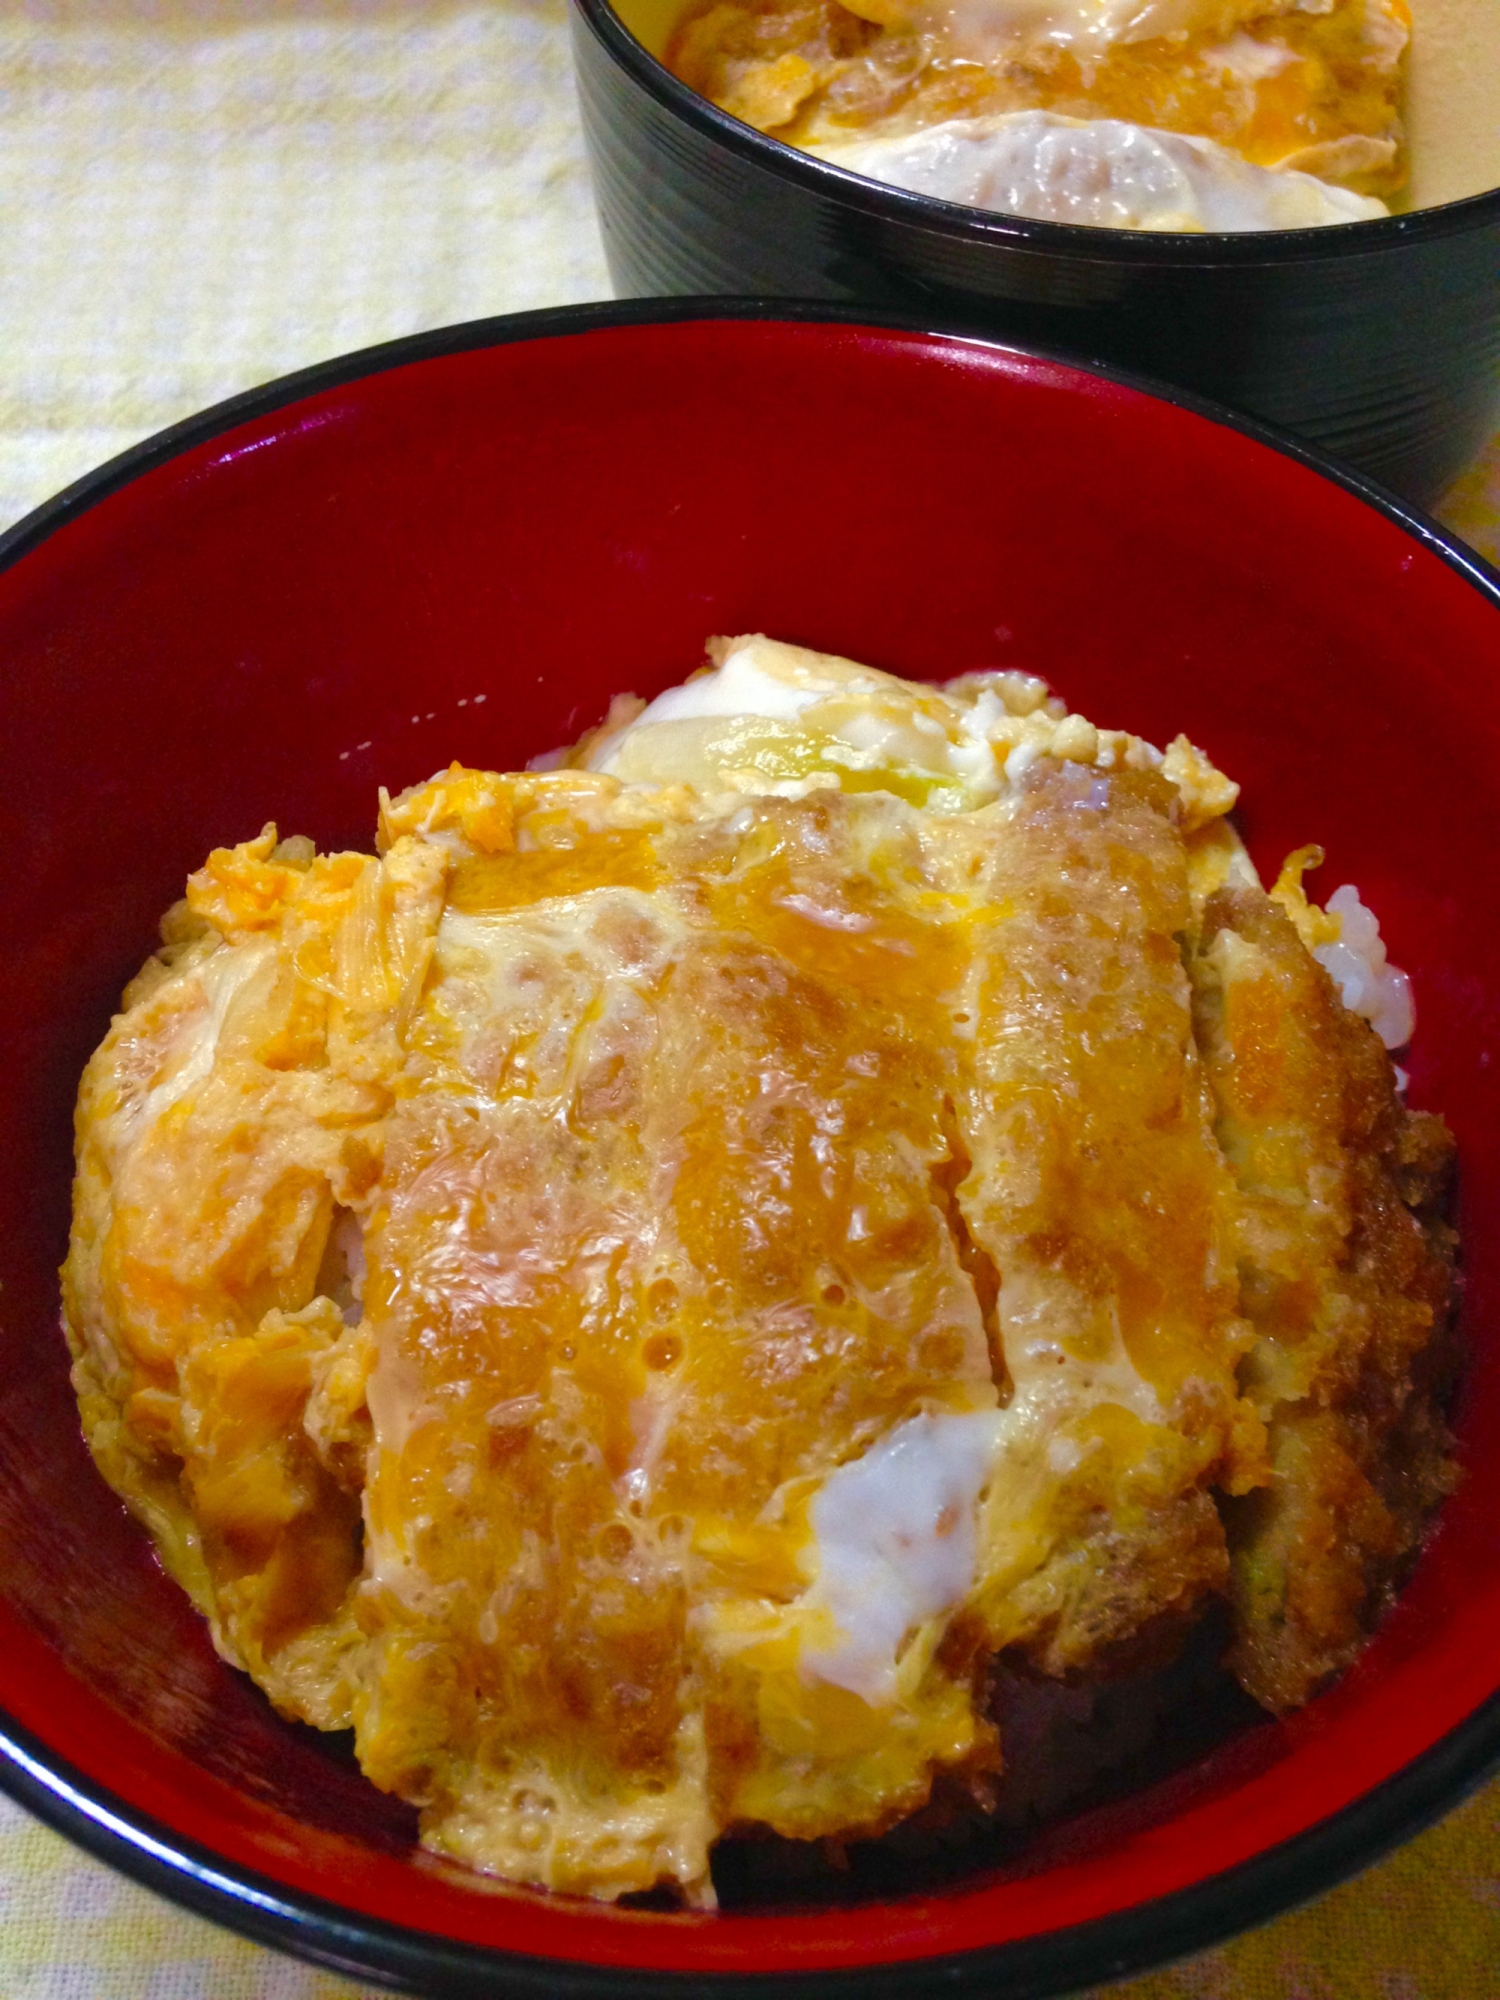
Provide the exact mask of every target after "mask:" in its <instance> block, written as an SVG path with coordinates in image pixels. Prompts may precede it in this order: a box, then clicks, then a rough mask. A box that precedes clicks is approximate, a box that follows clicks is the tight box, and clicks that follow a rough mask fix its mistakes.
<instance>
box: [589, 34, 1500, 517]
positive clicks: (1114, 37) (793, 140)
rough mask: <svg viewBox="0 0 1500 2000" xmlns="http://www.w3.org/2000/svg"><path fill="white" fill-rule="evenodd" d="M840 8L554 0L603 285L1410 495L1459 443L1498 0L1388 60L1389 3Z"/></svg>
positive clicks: (1477, 387)
mask: <svg viewBox="0 0 1500 2000" xmlns="http://www.w3.org/2000/svg"><path fill="white" fill-rule="evenodd" d="M856 6H857V10H858V11H856V9H855V8H851V7H845V6H843V5H842V4H840V0H805V4H797V5H794V4H792V0H713V3H712V4H706V0H621V4H620V5H619V6H618V7H612V6H611V5H610V4H609V0H578V5H577V8H576V11H575V17H574V21H575V46H576V53H577V62H578V75H579V87H580V96H581V100H582V106H583V114H584V124H585V130H586V133H587V136H588V141H589V146H590V153H591V158H592V163H593V172H594V184H595V191H596V194H597V197H598V202H599V211H600V221H601V227H602V230H603V234H604V241H605V248H606V251H607V254H608V257H609V261H610V268H611V271H612V274H613V276H614V280H615V285H616V289H617V290H618V291H619V292H620V293H621V294H622V295H627V296H629V295H647V294H654V293H680V294H695V293H697V294H704V293H724V294H742V293H750V294H760V295H766V296H786V297H811V298H824V299H844V300H849V299H858V300H866V301H870V302H876V303H880V304H883V305H887V306H891V305H900V306H904V307H906V308H907V309H908V310H910V309H913V308H916V309H926V310H928V311H930V312H932V314H933V315H934V317H935V318H941V319H942V320H943V321H945V322H947V323H951V324H958V325H971V326H973V327H975V328H976V329H983V330H984V331H986V332H989V333H991V334H995V333H999V334H1002V335H1008V336H1012V337H1019V338H1030V339H1044V340H1048V341H1052V342H1057V343H1062V344H1064V345H1067V346H1071V347H1073V348H1076V349H1079V350H1082V351H1084V352H1086V353H1090V354H1093V355H1097V356H1100V357H1102V358H1106V359H1109V360H1112V361H1116V362H1121V363H1124V364H1126V365H1130V366H1137V367H1142V368H1147V369H1150V370H1152V371H1153V372H1155V373H1157V374H1160V375H1164V376H1166V377H1168V378H1169V379H1170V380H1173V381H1176V382H1179V383H1182V384H1184V385H1185V386H1188V387H1191V388H1195V389H1199V390H1203V391H1205V392H1207V393H1209V394H1212V395H1214V396H1217V397H1222V398H1224V399H1225V400H1227V401H1230V402H1232V403H1236V404H1238V405H1239V406H1240V407H1241V408H1244V409H1247V410H1249V411H1251V412H1253V413H1255V414H1257V415H1259V416H1263V417H1267V418H1270V419H1272V420H1273V421H1275V422H1278V423H1282V424H1285V425H1287V426H1289V427H1290V428H1292V429H1294V430H1296V431H1298V432H1300V433H1301V434H1302V435H1303V436H1306V437H1309V438H1311V439H1314V440H1315V441H1316V442H1318V443H1319V444H1321V445H1323V446H1324V447H1325V448H1327V449H1329V450H1332V451H1334V452H1337V453H1339V454H1340V455H1341V456H1343V457H1345V458H1347V459H1349V460H1351V461H1352V462H1354V463H1355V464H1357V465H1359V466H1361V467H1362V468H1363V469H1364V470H1366V471H1367V472H1370V473H1372V474H1374V475H1375V476H1376V477H1378V478H1380V479H1383V480H1385V481H1386V482H1387V483H1389V484H1391V485H1393V486H1395V487H1398V488H1400V489H1401V490H1403V491H1405V492H1407V493H1410V494H1412V495H1414V496H1416V497H1419V498H1423V499H1431V498H1433V497H1435V496H1436V494H1437V493H1438V492H1440V491H1441V489H1442V488H1443V486H1444V485H1445V484H1446V483H1447V481H1448V480H1449V479H1451V477H1452V476H1453V475H1454V473H1456V472H1457V471H1458V469H1459V468H1460V467H1461V466H1462V465H1463V463H1464V462H1465V460H1466V459H1467V458H1468V457H1469V456H1470V455H1471V454H1472V452H1473V451H1474V450H1475V449H1476V448H1477V446H1478V445H1479V444H1480V442H1481V441H1482V440H1483V438H1484V437H1485V435H1486V434H1487V432H1488V430H1489V428H1490V426H1491V425H1492V424H1493V423H1494V421H1495V418H1496V413H1497V397H1496V381H1497V359H1500V285H1497V283H1496V272H1497V269H1500V192H1497V183H1500V130H1497V129H1496V127H1495V123H1494V120H1493V118H1492V117H1491V116H1490V115H1489V106H1490V100H1491V98H1492V96H1493V92H1494V87H1495V81H1496V79H1497V78H1500V21H1497V18H1496V16H1495V14H1494V11H1493V9H1486V8H1485V7H1483V6H1482V5H1480V4H1476V0H1428V4H1427V5H1426V6H1425V7H1423V8H1422V9H1421V10H1420V11H1419V13H1418V15H1417V17H1416V19H1415V22H1414V25H1413V27H1412V30H1411V39H1410V47H1409V50H1406V49H1403V47H1402V39H1403V36H1404V33H1405V29H1404V24H1403V20H1402V16H1403V14H1404V9H1403V8H1402V7H1401V5H1400V0H1340V4H1339V5H1338V6H1336V7H1334V8H1332V9H1331V10H1330V11H1329V12H1328V13H1327V14H1326V15H1324V14H1312V13H1305V12H1303V11H1302V10H1300V9H1295V8H1294V9H1290V10H1287V11H1286V12H1284V13H1277V12H1276V11H1275V10H1274V8H1271V7H1266V6H1263V5H1256V4H1252V0H1247V4H1244V5H1241V6H1238V7H1236V6H1233V5H1228V6H1223V7H1214V8H1207V9H1204V8H1195V7H1193V6H1192V5H1190V4H1187V0H1184V4H1183V5H1182V6H1177V7H1172V8H1166V9H1164V8H1163V6H1162V5H1161V4H1157V5H1155V6H1147V7H1144V8H1141V9H1136V10H1133V14H1132V18H1133V20H1134V22H1135V25H1134V26H1133V27H1132V26H1131V25H1130V24H1128V23H1126V24H1122V22H1117V21H1116V20H1115V16H1117V15H1122V11H1131V10H1121V9H1119V8H1117V7H1115V8H1112V7H1111V6H1110V4H1109V0H1073V4H1072V5H1065V4H1064V0H1058V4H1057V5H1055V6H1050V7H1049V6H1045V5H1030V4H1024V0H988V4H986V0H973V4H971V5H970V6H969V7H967V8H965V9H952V8H950V9H946V10H942V11H941V13H938V12H933V13H930V14H922V13H920V12H919V11H918V10H919V7H920V0H856ZM1158 15H1159V16H1160V17H1161V18H1160V21H1159V22H1158V21H1157V20H1156V16H1158ZM1200 16H1201V17H1202V18H1201V20H1200ZM1018 23H1019V24H1020V25H1019V26H1018ZM1154 27H1160V28H1161V30H1162V32H1160V33H1156V34H1155V35H1152V34H1149V33H1147V32H1146V31H1147V30H1150V29H1152V28H1154ZM1080 49H1083V50H1085V51H1086V52H1085V53H1084V54H1082V55H1080V53H1079V50H1080ZM674 72H675V73H674ZM1016 210H1020V211H1022V212H1014V211H1016Z"/></svg>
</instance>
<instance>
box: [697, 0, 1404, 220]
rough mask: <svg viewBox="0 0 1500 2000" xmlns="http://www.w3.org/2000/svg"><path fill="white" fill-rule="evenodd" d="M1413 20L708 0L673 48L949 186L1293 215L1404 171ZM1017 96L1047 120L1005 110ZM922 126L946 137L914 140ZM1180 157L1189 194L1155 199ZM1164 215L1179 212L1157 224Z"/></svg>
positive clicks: (1259, 3)
mask: <svg viewBox="0 0 1500 2000" xmlns="http://www.w3.org/2000/svg"><path fill="white" fill-rule="evenodd" d="M1409 30H1410V16H1409V12H1408V9H1407V5H1406V0H848V4H841V0H702V4H698V5H694V6H692V7H690V8H689V9H688V10H687V12H686V14H685V15H684V17H683V19H682V21H681V23H680V25H679V27H678V29H677V31H676V33H675V35H674V37H673V39H672V41H671V42H670V44H669V46H668V48H667V51H666V60H667V63H668V66H669V67H670V68H671V69H672V70H674V72H675V73H676V74H677V75H678V76H680V77H681V78H682V79H683V80H684V81H685V82H686V83H688V84H689V85H691V87H692V88H693V89H695V90H698V91H700V92H701V93H702V94H703V95H705V96H707V97H709V98H711V99H712V100H713V102H714V103H716V104H718V105H720V106H721V107H722V108H723V109H724V110H726V111H728V112H730V113H731V114H732V115H733V116H734V117H737V118H741V119H743V120H744V121H745V122H746V123H747V124H750V125H754V126H757V127H759V129H760V130H761V131H763V132H769V133H771V134H773V135H774V136H775V137H777V138H779V139H784V140H786V141H787V142H788V143H790V144H792V145H794V146H801V147H806V148H810V149H811V150H813V151H816V152H820V153H822V154H824V156H825V157H827V158H830V159H833V160H835V161H837V162H838V163H839V164H841V165H844V166H847V167H848V168H850V170H851V171H853V172H857V173H864V174H868V175H870V176H871V177H872V178H875V179H889V180H892V181H894V182H895V183H896V184H898V185H900V186H903V187H908V188H911V189H913V190H915V191H917V192H921V193H931V194H935V195H938V196H939V197H940V198H942V199H944V200H950V201H966V202H970V203H973V204H975V205H978V206H980V207H994V208H1002V209H1005V210H1007V211H1010V212H1014V213H1019V214H1023V215H1032V216H1039V217H1042V218H1045V219H1051V220H1064V221H1075V222H1087V223H1093V224H1098V225H1105V226H1110V227H1115V228H1158V229H1160V228H1168V227H1171V228H1188V229H1192V228H1201V229H1243V228H1251V229H1265V228H1299V227H1306V226H1309V225H1312V224H1318V223H1325V222H1334V221H1347V220H1354V219H1358V217H1359V216H1361V215H1363V216H1369V215H1372V214H1374V215H1378V214H1381V213H1383V212H1384V209H1383V206H1382V207H1379V208H1374V207H1371V206H1369V205H1368V203H1367V204H1366V205H1365V206H1364V207H1362V208H1359V209H1352V208H1348V207H1346V206H1345V205H1344V204H1342V203H1341V202H1340V201H1339V199H1338V196H1339V192H1340V191H1341V190H1346V191H1347V192H1348V194H1350V195H1353V196H1356V197H1357V196H1364V197H1367V198H1373V197H1377V196H1387V195H1390V194H1393V193H1395V192H1396V191H1398V190H1399V189H1400V187H1401V186H1402V184H1403V182H1404V180H1405V172H1406V165H1405V132H1404V127H1403V122H1402V116H1401V80H1402V65H1403V59H1404V55H1405V50H1406V44H1407V40H1408V35H1409ZM1019 113H1031V114H1037V113H1047V114H1051V115H1052V118H1053V119H1054V120H1056V121H1058V122H1057V123H1054V124H1049V125H1048V126H1044V127H1037V126H1034V125H1033V126H1024V125H1011V124H1009V123H1008V121H1009V119H1011V118H1012V117H1013V116H1014V115H1015V114H1019ZM1062 121H1066V123H1063V122H1062ZM1079 127H1083V128H1085V129H1084V130H1083V131H1080V130H1078V129H1077V128H1079ZM934 128H936V129H937V130H940V131H942V132H944V133H946V134H947V135H948V136H947V138H946V140H945V141H944V142H941V143H939V142H936V141H934V143H933V144H932V145H930V146H923V145H921V144H918V143H916V140H917V137H918V135H925V134H927V133H928V132H929V131H931V130H933V129H934ZM1126 135H1129V136H1128V138H1127V136H1126ZM1174 135H1182V136H1183V137H1186V138H1191V139H1195V140H1198V141H1200V142H1205V143H1204V144H1202V145H1200V146H1199V147H1197V148H1184V147H1183V145H1182V144H1181V142H1180V139H1178V140H1174ZM981 138H982V139H983V142H984V143H983V146H982V148H979V149H978V150H977V151H976V148H977V147H978V142H979V140H980V139H981ZM1065 165H1066V168H1067V171H1066V173H1064V170H1063V169H1064V166H1065ZM1246 167H1249V168H1252V169H1275V170H1276V171H1277V174H1278V176H1286V175H1305V176H1310V177H1313V178H1315V179H1316V180H1317V181H1318V182H1320V183H1325V184H1327V191H1326V192H1325V194H1324V197H1323V200H1322V202H1321V203H1319V202H1317V201H1315V200H1314V198H1313V195H1312V193H1311V192H1310V191H1309V190H1308V189H1306V188H1304V187H1303V186H1302V185H1301V182H1300V181H1297V180H1291V181H1286V180H1278V181H1276V182H1267V181H1264V180H1260V179H1257V177H1256V176H1255V175H1254V174H1253V173H1252V174H1247V173H1246V172H1245V171H1244V168H1246ZM940 168H941V170H940ZM1174 168H1175V171H1176V175H1177V177H1178V179H1179V180H1181V178H1182V177H1184V176H1185V177H1186V178H1187V179H1188V180H1189V181H1190V182H1192V183H1193V184H1195V186H1196V189H1197V197H1196V199H1195V200H1194V201H1191V202H1188V201H1185V200H1184V199H1183V194H1182V190H1181V188H1180V187H1179V188H1178V190H1177V195H1176V199H1175V200H1172V201H1168V200H1166V199H1164V190H1163V187H1162V186H1161V183H1162V182H1163V180H1164V178H1170V173H1171V170H1172V169H1174ZM1237 169H1238V171H1237ZM1106 170H1108V173H1109V178H1110V179H1111V181H1112V182H1113V184H1114V194H1115V199H1114V200H1113V201H1112V202H1108V203H1104V204H1102V205H1101V204H1098V203H1095V204H1094V205H1089V204H1082V205H1080V204H1079V203H1078V202H1077V200H1076V197H1075V202H1074V205H1073V206H1072V207H1071V208H1070V209H1068V210H1067V211H1066V212H1063V213H1061V214H1059V213H1058V212H1057V211H1056V206H1055V205H1056V202H1057V199H1058V195H1059V188H1060V183H1061V182H1063V181H1067V180H1070V179H1071V180H1072V181H1077V180H1079V179H1080V177H1082V178H1084V179H1092V180H1093V181H1094V182H1098V181H1099V180H1100V178H1101V176H1102V175H1104V174H1105V172H1106ZM1132 180H1134V181H1138V182H1139V183H1140V185H1139V187H1138V188H1135V189H1132V188H1131V187H1130V186H1129V185H1128V183H1129V182H1130V181H1132ZM1096 192H1097V190H1096ZM1137 210H1139V214H1137ZM1174 211H1175V212H1178V213H1180V214H1181V215H1182V216H1184V217H1185V218H1186V219H1185V220H1182V221H1171V222H1168V221H1163V220H1162V219H1160V218H1161V216H1162V214H1164V213H1170V212H1174ZM1246 217H1248V218H1249V219H1246Z"/></svg>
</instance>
